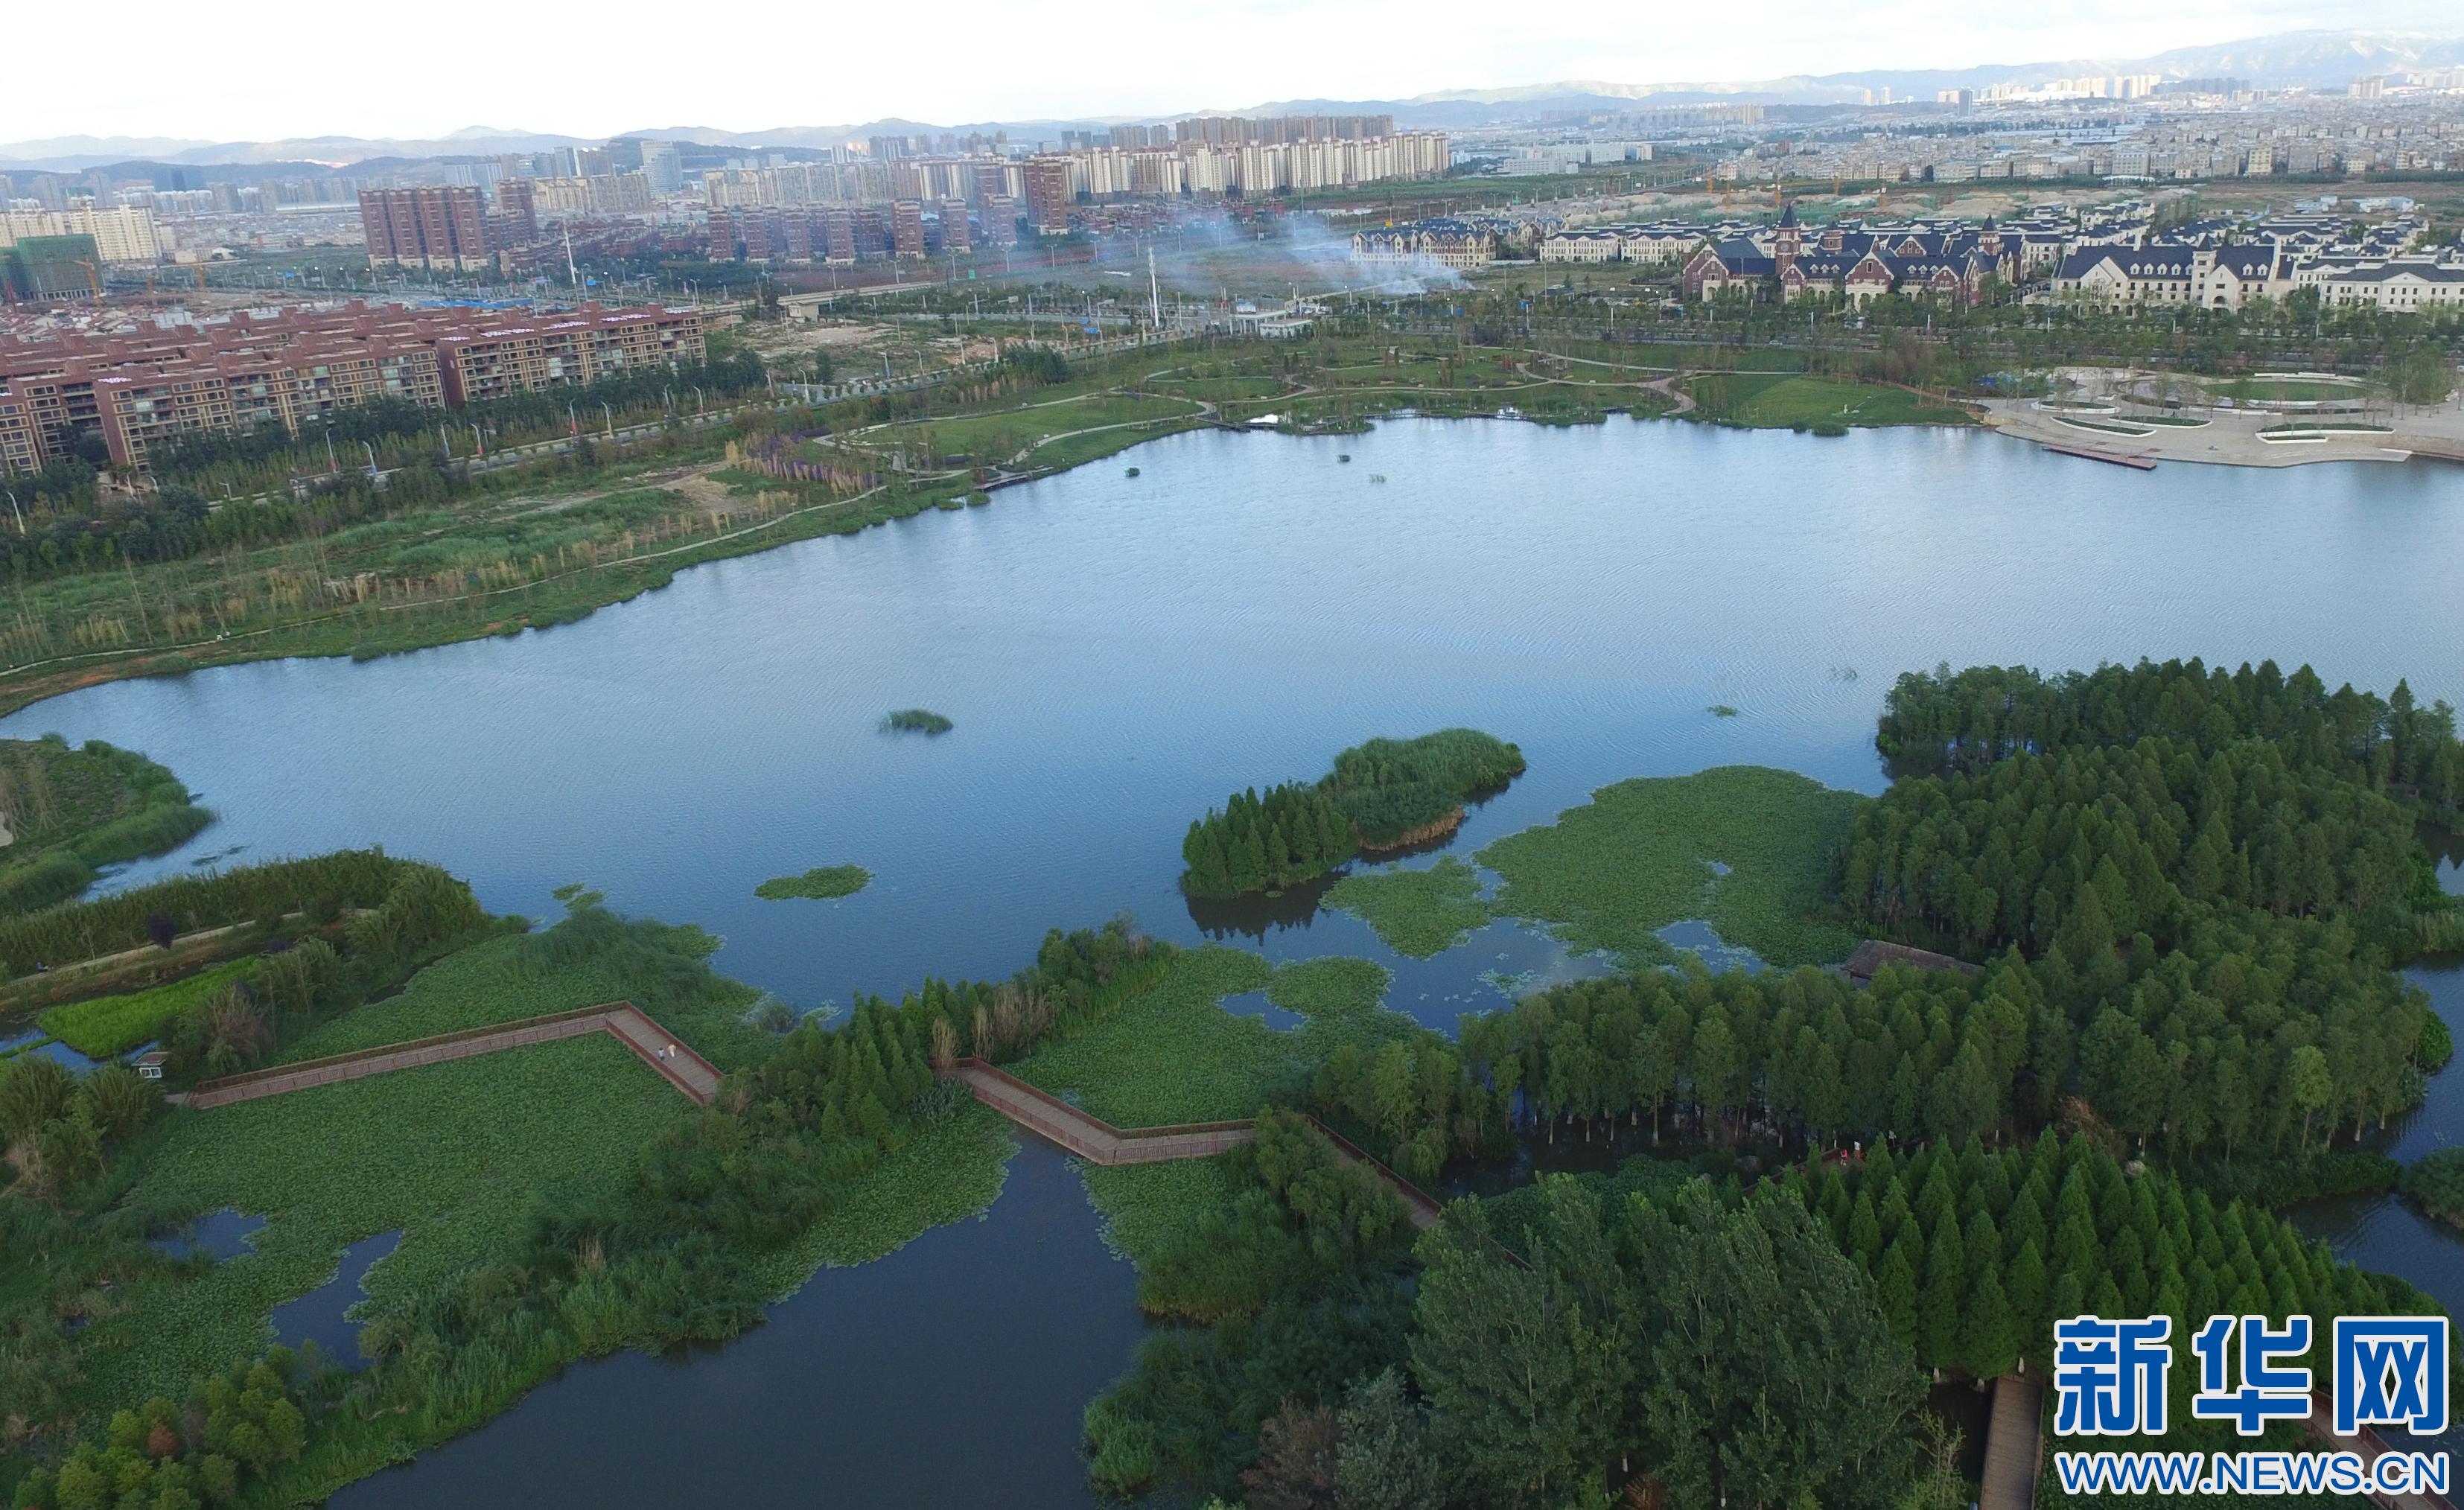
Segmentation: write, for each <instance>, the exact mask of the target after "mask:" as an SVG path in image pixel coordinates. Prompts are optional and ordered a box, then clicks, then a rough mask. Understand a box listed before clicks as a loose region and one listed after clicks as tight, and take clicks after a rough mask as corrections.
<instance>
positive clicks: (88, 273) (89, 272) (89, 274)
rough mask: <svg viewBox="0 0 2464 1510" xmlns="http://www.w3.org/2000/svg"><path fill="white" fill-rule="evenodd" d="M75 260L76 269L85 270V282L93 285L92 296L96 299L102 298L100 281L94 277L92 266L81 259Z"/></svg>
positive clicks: (97, 277)
mask: <svg viewBox="0 0 2464 1510" xmlns="http://www.w3.org/2000/svg"><path fill="white" fill-rule="evenodd" d="M76 260H77V266H78V267H81V268H83V269H85V280H86V281H87V282H88V283H91V284H93V285H94V296H95V297H96V298H100V297H102V279H101V278H100V277H99V276H97V275H96V274H95V271H94V264H93V263H91V262H88V261H86V260H85V259H84V258H83V257H78V258H77V259H76Z"/></svg>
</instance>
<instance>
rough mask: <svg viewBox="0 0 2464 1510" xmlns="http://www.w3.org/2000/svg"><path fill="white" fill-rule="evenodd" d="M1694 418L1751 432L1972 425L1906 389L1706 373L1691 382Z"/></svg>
mask: <svg viewBox="0 0 2464 1510" xmlns="http://www.w3.org/2000/svg"><path fill="white" fill-rule="evenodd" d="M1686 391H1687V392H1688V393H1690V394H1692V395H1693V397H1694V403H1695V405H1696V407H1695V409H1694V413H1693V416H1692V417H1693V418H1696V419H1702V420H1707V421H1710V422H1712V423H1714V424H1720V425H1733V426H1737V427H1743V428H1747V429H1810V430H1817V431H1820V430H1826V429H1836V430H1841V431H1844V430H1846V429H1848V428H1851V427H1872V426H1885V425H1969V424H1973V423H1974V421H1973V420H1971V419H1970V418H1969V414H1968V411H1967V410H1965V409H1962V408H1959V407H1957V406H1955V405H1949V404H1945V403H1942V402H1940V401H1938V400H1935V399H1932V398H1929V397H1926V396H1924V395H1920V394H1916V393H1912V392H1910V391H1908V390H1907V389H1905V388H1897V387H1888V386H1884V385H1882V384H1881V383H1856V382H1851V381H1847V380H1844V379H1838V378H1815V377H1804V376H1787V375H1780V374H1772V373H1706V374H1705V375H1703V376H1701V377H1698V378H1695V379H1693V380H1691V381H1690V382H1689V383H1687V384H1686Z"/></svg>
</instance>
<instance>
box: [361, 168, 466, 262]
mask: <svg viewBox="0 0 2464 1510" xmlns="http://www.w3.org/2000/svg"><path fill="white" fill-rule="evenodd" d="M360 225H361V228H362V229H363V230H365V231H366V233H367V241H368V265H369V266H370V267H398V268H427V269H429V270H430V271H437V272H456V273H461V272H475V271H478V270H479V269H482V268H485V267H487V266H488V264H489V247H488V236H487V223H486V215H485V212H484V211H483V210H482V208H481V207H480V202H479V190H478V189H477V187H475V186H469V185H462V184H444V185H425V186H420V187H418V188H368V189H362V190H361V191H360Z"/></svg>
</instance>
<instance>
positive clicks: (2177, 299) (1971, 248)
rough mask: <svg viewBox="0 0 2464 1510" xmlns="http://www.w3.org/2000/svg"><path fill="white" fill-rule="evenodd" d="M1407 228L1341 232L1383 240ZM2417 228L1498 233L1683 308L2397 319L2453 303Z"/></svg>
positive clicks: (2351, 224) (1790, 223)
mask: <svg viewBox="0 0 2464 1510" xmlns="http://www.w3.org/2000/svg"><path fill="white" fill-rule="evenodd" d="M1413 229H1414V228H1401V229H1399V230H1390V231H1383V232H1375V233H1368V234H1364V235H1363V236H1360V237H1355V238H1354V243H1353V244H1354V249H1355V252H1361V253H1362V254H1364V255H1368V254H1375V248H1374V247H1372V246H1371V245H1370V244H1371V243H1374V242H1378V241H1381V240H1382V241H1383V242H1384V243H1385V244H1387V245H1389V246H1393V245H1396V244H1397V238H1400V237H1402V236H1403V235H1405V234H1407V233H1408V232H1410V231H1411V230H1413ZM2428 230H2429V227H2428V224H2427V222H2425V221H2424V220H2423V219H2422V218H2421V217H2420V216H2418V215H2417V214H2414V213H2413V212H2412V208H2411V201H2410V200H2409V199H2405V198H2403V197H2401V196H2370V197H2366V198H2362V199H2358V200H2352V201H2346V200H2344V199H2343V198H2341V197H2340V196H2334V195H2325V196H2321V197H2320V198H2318V199H2313V200H2303V201H2299V202H2298V203H2296V204H2294V205H2293V206H2292V207H2290V208H2282V209H2262V210H2255V211H2252V212H2249V213H2245V214H2230V215H2215V216H2211V217H2208V218H2205V219H2201V220H2196V221H2192V222H2189V223H2188V224H2184V225H2176V226H2169V227H2166V228H2163V229H2159V227H2158V224H2157V220H2156V213H2155V208H2154V206H2153V205H2152V204H2151V203H2150V202H2148V201H2146V200H2141V199H2133V200H2125V201H2121V202H2118V203H2112V204H2103V205H2091V206H2083V207H2081V206H2072V205H2068V204H2061V203H2049V204H2043V205H2038V206H2035V207H2033V208H2029V209H2027V210H2025V211H2023V212H2022V213H2020V214H2018V215H2015V216H2012V217H2008V218H2003V219H1999V220H1996V219H1994V218H1992V217H1988V218H1986V219H1984V220H1983V221H1981V222H1979V221H1975V220H1970V219H1966V218H1961V217H1956V216H1946V215H1928V216H1919V217H1913V218H1895V217H1882V216H1857V215H1849V216H1845V217H1842V218H1840V219H1837V220H1835V221H1832V222H1830V223H1828V224H1825V225H1821V226H1812V225H1801V224H1800V223H1799V222H1798V219H1797V215H1796V210H1795V207H1794V206H1793V205H1791V206H1790V207H1789V208H1787V209H1786V210H1784V211H1783V213H1782V214H1781V215H1780V216H1779V217H1778V218H1777V219H1776V220H1775V221H1771V222H1761V223H1756V222H1749V221H1742V220H1734V219H1728V220H1722V221H1720V222H1717V223H1713V224H1708V225H1687V224H1683V223H1679V222H1673V221H1670V222H1654V223H1649V224H1631V225H1628V224H1601V225H1590V226H1579V227H1567V226H1545V227H1541V228H1537V229H1536V230H1535V229H1534V228H1531V227H1529V226H1528V225H1527V226H1521V227H1510V228H1503V229H1501V230H1500V241H1501V242H1502V243H1503V242H1506V241H1509V240H1511V239H1512V238H1513V237H1514V236H1515V235H1517V234H1524V235H1531V234H1536V235H1537V236H1538V245H1537V256H1538V259H1539V260H1540V261H1542V262H1544V263H1549V262H1563V263H1610V262H1619V263H1635V264H1639V265H1642V266H1648V267H1665V266H1667V265H1669V264H1671V263H1678V264H1682V272H1681V274H1680V285H1681V288H1682V290H1683V294H1684V295H1685V296H1686V297H1688V298H1703V297H1705V296H1710V295H1719V294H1721V293H1723V292H1729V291H1734V292H1738V293H1743V294H1746V295H1751V296H1763V295H1773V296H1777V297H1780V298H1784V299H1796V298H1800V297H1803V296H1806V295H1825V294H1827V295H1837V296H1839V297H1842V298H1844V299H1846V300H1847V301H1849V302H1850V303H1862V302H1864V301H1865V300H1867V299H1869V298H1873V297H1875V296H1877V295H1883V294H1903V295H1931V296H1937V297H1942V298H1946V299H1948V300H1951V301H1953V302H1958V303H1969V302H1972V301H1974V300H1975V299H1977V298H1978V297H1979V296H1981V295H1983V294H1984V292H1985V289H1986V286H1987V284H1988V282H1989V281H1991V282H1995V283H1999V284H2001V285H2003V286H2006V287H2013V288H2018V289H2021V290H2023V291H2024V296H2026V297H2029V298H2032V299H2053V300H2058V301H2064V302H2082V303H2102V304H2139V305H2155V306H2164V305H2181V306H2193V305H2194V306H2197V307H2200V308H2205V309H2225V310H2238V309H2240V308H2241V307H2242V306H2243V304H2244V302H2245V301H2247V300H2249V299H2251V298H2255V297H2267V298H2277V299H2281V298H2284V297H2287V296H2289V295H2293V294H2295V293H2297V292H2299V291H2301V290H2303V289H2315V290H2316V291H2317V292H2318V294H2319V296H2320V298H2321V301H2322V302H2324V303H2327V304H2329V305H2349V304H2368V305H2372V306H2374V307H2377V308H2380V309H2385V310H2389V311H2395V312H2400V313H2401V312H2416V311H2424V310H2436V309H2442V308H2455V307H2464V249H2458V248H2456V247H2453V246H2448V247H2443V248H2431V247H2428V246H2426V245H2425V244H2424V237H2425V234H2426V232H2427V231H2428Z"/></svg>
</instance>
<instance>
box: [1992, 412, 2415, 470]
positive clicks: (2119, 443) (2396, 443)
mask: <svg viewBox="0 0 2464 1510" xmlns="http://www.w3.org/2000/svg"><path fill="white" fill-rule="evenodd" d="M1983 406H1984V410H1985V413H1984V417H1983V419H1982V420H1981V422H1980V424H1981V425H1982V427H1984V428H1986V429H1988V430H1991V431H1992V432H1993V433H1994V434H1997V435H2007V436H2009V437H2011V438H2012V439H2013V440H2018V441H2025V442H2028V443H2030V444H2032V445H2035V446H2040V447H2044V448H2046V449H2053V450H2057V451H2062V452H2067V453H2070V454H2074V455H2079V456H2082V457H2083V458H2085V459H2089V460H2096V461H2107V462H2119V463H2122V464H2123V465H2125V466H2134V467H2144V466H2147V465H2152V464H2157V463H2163V462H2183V463H2190V464H2196V465H2201V466H2210V467H2260V468H2285V467H2306V466H2311V465H2314V464H2317V463H2320V462H2340V461H2342V462H2406V461H2412V460H2415V459H2419V460H2423V461H2459V462H2464V413H2458V412H2457V411H2455V410H2453V409H2443V410H2440V411H2437V412H2435V413H2432V414H2429V415H2420V416H2415V417H2413V419H2412V420H2411V421H2410V422H2409V424H2408V423H2405V422H2399V423H2398V424H2396V425H2394V426H2392V427H2387V428H2386V429H2373V430H2360V431H2337V430H2326V429H2322V430H2320V431H2317V432H2316V434H2317V436H2318V437H2319V438H2316V439H2300V440H2267V439H2264V438H2262V436H2261V433H2260V432H2261V431H2262V430H2265V429H2268V428H2270V427H2283V426H2286V425H2289V424H2292V423H2295V422H2296V420H2297V419H2298V416H2293V415H2286V414H2279V413H2275V412H2270V411H2250V412H2234V411H2232V410H2212V411H2206V412H2205V417H2204V421H2203V423H2200V424H2198V425H2195V426H2191V425H2146V424H2136V423H2135V422H2134V420H2133V417H2132V416H2129V415H2106V414H2098V415H2095V416H2093V418H2092V420H2091V422H2090V423H2088V424H2075V423H2070V422H2066V421H2065V420H2063V419H2062V418H2060V417H2059V416H2057V415H2056V414H2055V413H2053V412H2051V411H2049V410H2046V409H2041V408H2038V407H2037V406H2036V405H2035V402H2034V401H2032V400H2014V399H1991V400H1987V401H1986V402H1985V404H1984V405H1983ZM2442 422H2443V423H2442ZM2108 426H2134V427H2135V428H2137V429H2140V430H2145V431H2146V432H2147V433H2145V434H2123V433H2121V432H2120V431H2119V430H2118V429H2114V428H2106V427H2108ZM2449 431H2452V432H2453V433H2445V432H2449Z"/></svg>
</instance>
